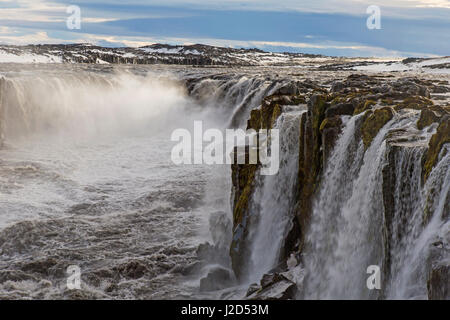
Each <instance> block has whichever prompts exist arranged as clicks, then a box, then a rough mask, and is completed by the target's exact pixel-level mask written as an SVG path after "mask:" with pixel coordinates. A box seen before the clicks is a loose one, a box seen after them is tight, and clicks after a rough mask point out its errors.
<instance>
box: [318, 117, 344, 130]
mask: <svg viewBox="0 0 450 320" xmlns="http://www.w3.org/2000/svg"><path fill="white" fill-rule="evenodd" d="M341 125H342V120H341V118H340V117H339V116H334V117H331V118H325V120H323V121H322V123H321V124H320V128H319V130H320V132H323V131H324V130H326V129H330V128H338V129H339V128H340V127H341Z"/></svg>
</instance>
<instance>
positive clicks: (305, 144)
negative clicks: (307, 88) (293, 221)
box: [295, 95, 330, 246]
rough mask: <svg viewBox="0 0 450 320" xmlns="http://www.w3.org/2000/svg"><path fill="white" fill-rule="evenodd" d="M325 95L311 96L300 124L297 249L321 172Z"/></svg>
mask: <svg viewBox="0 0 450 320" xmlns="http://www.w3.org/2000/svg"><path fill="white" fill-rule="evenodd" d="M327 98H328V97H327V96H326V95H314V96H312V97H311V99H310V100H309V102H308V112H306V113H304V114H303V115H302V117H301V120H300V140H299V141H300V146H299V167H298V168H299V169H298V182H297V186H298V188H297V199H298V200H297V204H296V209H295V211H296V217H297V221H298V225H299V228H300V232H301V239H300V246H302V244H303V237H304V232H305V230H306V228H307V226H308V222H309V219H310V216H311V200H312V195H313V194H314V192H315V190H316V188H317V182H318V177H319V174H320V172H321V169H322V163H323V152H322V141H323V140H322V133H321V130H320V127H321V124H322V122H323V121H324V119H325V112H326V110H327V109H328V108H329V107H330V104H329V102H328V101H327Z"/></svg>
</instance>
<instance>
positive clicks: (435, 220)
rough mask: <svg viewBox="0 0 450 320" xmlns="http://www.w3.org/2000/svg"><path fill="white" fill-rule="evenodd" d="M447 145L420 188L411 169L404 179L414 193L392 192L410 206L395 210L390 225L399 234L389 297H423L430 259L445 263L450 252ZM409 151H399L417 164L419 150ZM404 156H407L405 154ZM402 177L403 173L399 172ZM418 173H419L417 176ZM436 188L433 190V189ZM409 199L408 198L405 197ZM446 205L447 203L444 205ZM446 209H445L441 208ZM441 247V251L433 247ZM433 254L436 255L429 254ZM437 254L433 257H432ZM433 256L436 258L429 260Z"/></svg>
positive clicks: (449, 163)
mask: <svg viewBox="0 0 450 320" xmlns="http://www.w3.org/2000/svg"><path fill="white" fill-rule="evenodd" d="M449 151H450V150H449V147H448V146H444V148H443V150H442V151H441V156H440V161H439V162H438V164H437V165H436V167H435V168H434V169H433V171H432V172H431V174H430V177H429V178H428V180H427V182H426V184H425V185H424V187H423V189H422V190H420V187H419V186H418V181H414V180H416V179H417V176H416V175H415V172H413V174H412V175H411V177H413V178H414V179H412V181H410V182H409V181H408V180H406V179H405V180H404V181H405V182H406V185H407V186H408V187H407V188H405V189H409V188H410V187H409V186H412V189H413V190H414V191H417V193H415V194H414V195H412V196H410V195H407V196H406V197H404V198H403V199H399V198H401V196H400V195H401V194H402V193H401V192H400V193H399V194H398V195H397V194H396V201H402V200H406V201H405V202H406V205H407V206H411V207H412V208H411V209H410V210H405V209H404V208H401V210H400V211H397V212H396V214H398V216H397V217H396V219H395V221H394V226H395V227H397V228H398V229H403V230H402V235H398V238H399V241H398V242H394V244H395V247H394V248H393V250H392V256H393V257H395V258H396V259H395V260H394V261H393V263H392V270H391V273H392V274H393V279H392V281H391V282H390V285H389V289H388V292H387V297H388V298H392V299H405V298H407V299H413V298H415V299H426V297H427V286H426V282H427V276H428V273H429V271H430V268H431V267H432V264H433V263H439V262H444V263H447V264H448V263H449V261H450V254H449V252H448V249H447V248H448V246H449V240H450V239H449V234H450V222H449V221H448V217H447V220H446V218H445V216H444V215H445V214H447V216H448V203H449V200H450V152H449ZM408 153H409V155H408V154H404V155H402V156H403V157H402V158H403V159H402V160H403V161H408V160H410V159H411V158H413V159H414V162H413V163H414V164H413V167H419V166H420V164H421V161H420V158H419V157H417V156H415V155H416V154H420V152H417V149H414V150H409V152H408ZM407 156H408V157H407ZM400 176H401V177H403V178H405V175H400ZM419 177H420V176H419ZM436 191H437V192H436ZM408 200H409V201H408ZM427 206H428V209H427V210H429V211H430V212H433V215H432V217H431V220H430V221H429V222H426V221H424V212H425V210H424V209H425V208H426V207H427ZM446 206H447V207H446ZM445 210H447V212H445ZM405 211H406V212H408V211H410V212H413V214H412V216H411V217H408V219H406V221H405V219H402V217H401V214H402V213H403V212H405ZM439 247H441V248H442V249H443V250H444V251H443V253H442V254H436V252H435V251H441V250H439ZM433 255H434V256H437V257H433ZM436 258H437V259H436ZM433 260H437V261H433Z"/></svg>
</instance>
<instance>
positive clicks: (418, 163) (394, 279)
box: [303, 111, 449, 299]
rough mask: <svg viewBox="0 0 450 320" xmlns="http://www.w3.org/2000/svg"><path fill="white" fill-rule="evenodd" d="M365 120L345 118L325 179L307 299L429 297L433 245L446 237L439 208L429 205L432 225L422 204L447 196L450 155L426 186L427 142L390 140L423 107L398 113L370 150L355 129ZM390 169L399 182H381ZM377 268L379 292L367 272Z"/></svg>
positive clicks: (310, 242)
mask: <svg viewBox="0 0 450 320" xmlns="http://www.w3.org/2000/svg"><path fill="white" fill-rule="evenodd" d="M360 117H362V115H359V116H354V117H352V118H351V119H350V120H348V121H347V122H346V124H345V127H344V129H343V132H342V134H341V135H340V137H339V139H338V141H337V143H336V145H335V148H334V150H333V154H332V156H331V157H330V159H329V161H328V165H327V167H326V168H325V172H324V174H323V178H322V180H321V181H322V185H321V187H320V192H319V193H318V196H317V198H316V200H315V203H314V207H313V213H312V221H311V226H310V228H309V231H308V235H307V239H306V246H305V252H304V255H303V262H304V264H305V269H306V278H305V289H304V292H303V294H304V297H305V298H307V299H315V298H321V299H324V298H325V299H373V298H382V297H390V298H424V297H426V278H427V275H428V272H429V266H428V264H429V262H428V258H429V256H428V255H429V251H430V247H431V242H432V240H433V239H434V240H435V237H436V236H437V235H438V234H441V237H444V238H445V237H446V236H445V234H446V232H447V235H448V230H447V231H446V230H445V228H448V226H447V227H445V225H443V222H442V221H443V220H442V211H440V210H439V209H438V208H439V205H437V204H435V205H433V208H430V212H434V215H433V217H432V219H431V221H430V222H429V223H428V224H427V223H426V222H424V220H423V216H424V208H425V203H426V201H427V199H428V198H429V193H430V190H432V189H433V190H440V194H439V195H438V196H437V199H439V200H436V202H445V201H446V200H445V199H448V196H449V195H448V186H447V185H448V179H447V181H446V180H445V179H446V178H448V174H449V173H448V165H449V164H448V158H447V159H445V157H444V158H443V159H441V161H440V162H439V165H438V166H437V167H436V168H435V169H434V170H433V174H432V177H431V178H430V180H429V181H427V184H426V185H425V186H424V187H422V185H421V172H422V157H423V154H424V151H425V150H426V148H425V147H424V144H423V142H421V141H419V142H412V143H409V144H408V143H406V144H405V143H403V145H402V144H396V143H395V142H387V141H388V140H389V139H388V140H386V137H387V136H388V134H389V133H390V132H395V131H396V130H399V129H401V130H405V129H404V128H411V126H413V123H415V122H416V121H417V112H414V111H411V112H406V113H402V114H397V115H395V116H394V119H393V120H391V121H390V122H388V123H387V124H386V125H385V126H384V127H383V128H382V129H381V130H380V131H379V133H378V134H377V136H376V137H375V138H374V140H373V141H372V143H371V145H370V147H369V148H368V149H367V150H366V151H365V152H364V149H363V144H362V142H360V140H359V139H358V138H356V137H357V135H356V134H355V129H356V127H357V123H358V119H359V118H360ZM428 137H429V134H428ZM425 141H426V140H425ZM425 146H426V145H425ZM389 154H391V155H392V156H393V162H390V163H388V160H387V159H388V155H389ZM386 166H388V167H389V168H394V169H395V171H396V172H395V182H394V183H393V186H389V185H384V184H383V183H384V181H383V179H387V177H385V176H383V168H386ZM437 177H439V178H437ZM444 177H446V178H444ZM389 187H390V188H392V189H390V190H388V189H386V188H389ZM387 193H389V194H387ZM390 193H392V194H393V195H394V202H393V207H392V208H393V209H392V208H391V209H390V210H391V211H393V212H386V211H385V208H384V202H383V201H384V200H385V199H384V197H387V196H389V195H390ZM390 215H392V216H390ZM423 225H426V227H425V228H424V227H423ZM383 226H385V227H383ZM384 228H386V229H384ZM446 259H448V256H447V258H446ZM371 265H375V266H378V267H379V268H380V270H381V272H382V275H381V277H382V280H383V281H384V282H383V286H385V287H384V288H381V290H369V288H368V287H367V284H366V280H367V278H368V277H369V274H367V273H366V269H367V268H368V267H369V266H371ZM383 271H384V272H383Z"/></svg>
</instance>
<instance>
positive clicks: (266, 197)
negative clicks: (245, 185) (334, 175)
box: [249, 106, 306, 281]
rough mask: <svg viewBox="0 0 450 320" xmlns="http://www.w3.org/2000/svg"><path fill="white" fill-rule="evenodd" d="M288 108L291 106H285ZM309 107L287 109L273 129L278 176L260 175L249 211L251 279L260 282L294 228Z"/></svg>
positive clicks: (275, 261) (276, 261)
mask: <svg viewBox="0 0 450 320" xmlns="http://www.w3.org/2000/svg"><path fill="white" fill-rule="evenodd" d="M285 109H288V107H286V106H285ZM304 112H306V110H304V109H303V110H302V108H301V107H294V108H293V110H290V111H286V110H285V111H284V112H283V113H282V115H281V116H280V117H279V118H278V120H277V122H276V124H275V126H274V129H277V130H279V131H280V135H281V136H280V143H279V147H280V154H279V158H280V159H279V161H280V167H279V171H278V173H277V174H276V175H267V176H262V175H259V176H258V178H257V179H258V182H257V185H258V188H257V190H256V192H255V195H254V198H253V200H252V206H251V208H250V212H252V215H253V219H255V220H254V222H253V227H252V229H251V230H250V235H249V237H250V241H251V243H252V248H251V257H250V259H251V267H250V268H251V273H250V280H251V281H257V280H259V279H260V278H261V276H262V275H263V274H264V273H266V272H268V271H270V269H272V268H273V267H275V266H276V264H277V263H278V260H279V256H280V251H281V249H282V245H283V242H284V239H285V238H286V235H287V233H288V232H289V229H290V227H291V225H290V224H291V223H292V219H293V212H292V208H293V205H294V202H295V199H294V194H295V193H294V189H295V184H296V175H295V174H293V173H295V172H297V170H298V153H299V152H298V148H299V125H300V121H299V119H300V116H301V115H302V113H304Z"/></svg>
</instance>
